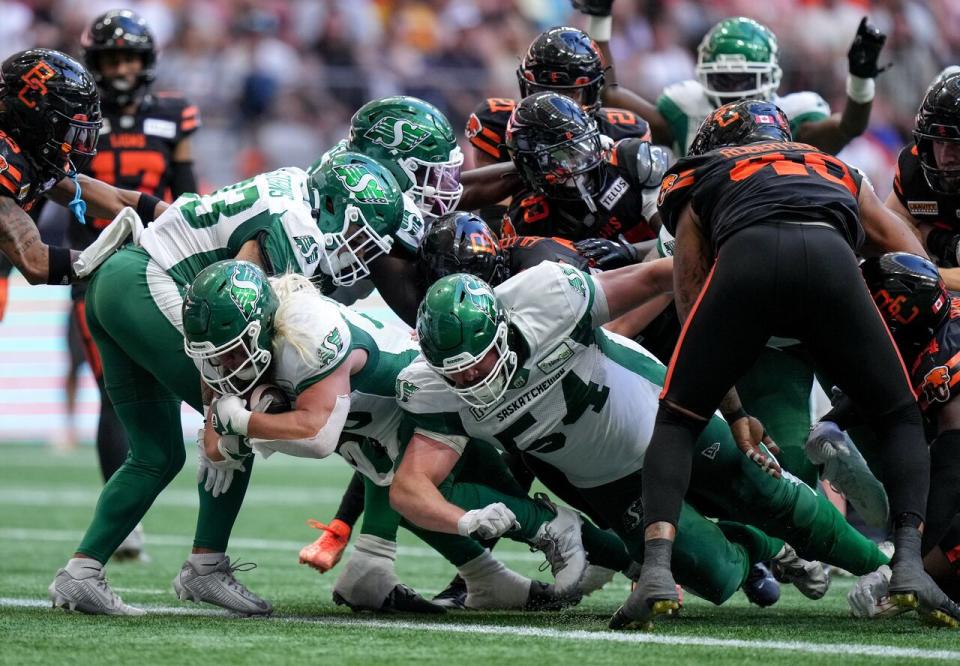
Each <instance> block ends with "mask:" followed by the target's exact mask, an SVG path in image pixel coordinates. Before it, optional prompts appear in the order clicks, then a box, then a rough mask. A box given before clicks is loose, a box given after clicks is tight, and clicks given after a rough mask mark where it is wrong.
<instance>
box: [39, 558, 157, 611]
mask: <svg viewBox="0 0 960 666" xmlns="http://www.w3.org/2000/svg"><path fill="white" fill-rule="evenodd" d="M89 572H90V575H89V576H83V577H82V578H74V577H73V576H72V575H71V574H70V572H69V571H67V570H66V569H60V570H59V571H58V572H57V576H56V578H54V579H53V582H52V583H50V587H49V588H47V591H48V592H49V594H50V601H52V602H53V607H54V608H67V609H69V610H72V611H80V612H81V613H90V614H91V615H144V614H145V611H143V610H141V609H139V608H134V607H133V606H128V605H127V604H125V603H123V600H122V599H121V598H120V597H119V596H117V593H116V592H114V591H113V590H112V589H111V588H110V584H109V583H108V582H107V579H106V576H105V574H104V572H103V569H94V568H90V569H89Z"/></svg>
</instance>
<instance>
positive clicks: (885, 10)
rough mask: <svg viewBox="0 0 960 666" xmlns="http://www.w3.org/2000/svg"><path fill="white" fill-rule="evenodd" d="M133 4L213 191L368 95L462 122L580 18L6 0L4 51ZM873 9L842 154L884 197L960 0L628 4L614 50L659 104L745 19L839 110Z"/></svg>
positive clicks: (485, 6) (617, 12) (792, 74)
mask: <svg viewBox="0 0 960 666" xmlns="http://www.w3.org/2000/svg"><path fill="white" fill-rule="evenodd" d="M124 4H125V5H126V6H129V7H130V8H132V9H134V10H136V11H137V12H139V13H140V14H141V15H143V16H144V17H145V18H146V19H147V21H148V23H149V25H150V26H151V28H152V29H153V31H154V33H155V35H156V37H157V40H158V42H159V44H160V45H161V49H162V50H161V53H160V60H159V68H158V81H157V84H156V85H157V88H158V89H172V90H179V91H181V92H182V93H184V94H185V95H186V96H187V97H188V98H189V99H191V100H192V101H194V102H195V103H197V104H198V105H199V107H200V109H201V113H202V114H203V118H204V128H203V130H202V131H200V132H198V133H197V135H196V137H195V139H194V143H195V155H196V156H197V166H198V172H199V174H200V178H201V181H202V182H203V183H204V184H205V186H206V187H216V186H220V185H223V184H226V183H229V182H233V181H235V180H237V179H239V178H241V177H244V176H247V175H250V174H252V173H256V172H258V171H262V170H264V169H268V168H273V167H276V166H280V165H284V164H295V165H300V166H306V165H307V164H309V163H310V162H312V161H313V160H314V159H315V158H316V157H317V156H319V155H320V153H321V152H322V151H323V150H325V149H326V148H327V147H329V146H330V145H331V144H333V143H334V142H335V141H337V140H338V139H339V138H341V137H343V136H344V134H345V130H346V127H347V124H348V121H349V118H350V115H351V114H352V112H353V111H354V110H355V109H356V108H357V107H359V106H360V105H361V104H362V103H363V102H364V101H366V100H368V99H370V98H373V97H380V96H385V95H389V94H400V93H402V94H410V95H416V96H418V97H422V98H425V99H427V100H429V101H431V102H433V103H434V104H436V105H437V106H438V107H440V109H441V110H443V111H444V112H445V113H447V114H448V116H449V117H450V119H451V121H452V122H453V124H454V126H455V127H463V125H464V122H465V119H466V117H467V115H469V113H470V111H471V110H472V109H473V107H474V106H475V105H476V104H477V103H478V102H479V101H480V100H481V99H482V98H483V97H486V96H500V97H513V96H515V95H516V88H517V86H516V78H515V74H514V72H515V69H516V66H517V61H518V58H519V56H520V55H521V54H522V52H523V51H524V49H525V48H526V46H527V45H528V44H529V43H530V41H531V40H532V39H533V37H535V36H536V34H537V33H538V32H540V31H541V30H542V29H544V28H546V27H549V26H551V25H561V24H573V25H576V26H578V27H583V25H584V20H583V17H582V16H580V15H579V14H576V13H575V12H574V11H573V10H572V9H571V6H570V3H569V0H283V1H281V0H141V1H135V0H128V2H126V3H123V2H119V3H118V2H116V1H111V2H103V1H101V0H0V15H2V16H3V21H2V22H0V57H6V56H7V55H9V54H10V53H13V52H15V51H18V50H21V49H24V48H29V47H31V46H46V47H51V48H57V49H61V50H64V51H67V52H69V53H76V52H77V50H78V44H79V40H80V35H81V33H82V31H83V29H84V28H85V27H86V26H87V25H88V24H89V23H90V22H91V20H92V18H93V17H94V16H96V15H98V14H100V13H102V12H103V11H106V10H108V9H114V8H117V7H118V6H123V5H124ZM866 14H869V15H870V17H871V20H872V21H873V22H874V23H875V24H877V25H878V26H879V27H880V28H881V29H882V30H883V31H884V32H886V33H887V35H888V36H889V38H888V41H887V45H886V47H885V49H884V56H883V57H882V58H881V61H883V60H884V59H885V60H886V61H889V62H892V63H894V67H892V68H891V69H890V70H889V71H888V72H885V73H884V74H883V75H882V76H881V77H880V78H879V80H878V93H877V99H876V101H875V102H874V106H873V115H872V122H871V129H870V131H869V132H868V133H867V134H866V135H865V136H864V137H861V138H860V139H858V140H857V141H855V142H854V143H853V144H851V145H850V146H849V147H848V148H847V150H846V151H845V152H844V153H843V154H842V156H843V157H845V158H847V159H848V160H850V161H852V162H854V163H856V164H858V165H860V166H862V167H864V168H865V169H866V170H867V172H868V174H869V175H871V177H872V178H873V179H874V182H875V183H877V189H878V190H880V191H881V193H882V194H885V193H886V192H888V191H889V183H890V174H891V173H892V168H893V163H894V161H895V157H896V152H897V150H898V149H899V147H900V146H901V145H902V143H903V142H904V141H906V140H907V139H908V137H909V133H910V130H911V129H912V124H913V116H914V113H915V112H916V108H917V106H918V105H919V102H920V99H921V97H922V95H923V92H924V90H925V89H926V87H927V85H928V83H929V82H930V81H931V79H932V78H933V77H934V76H935V75H936V73H937V72H939V71H940V69H942V68H943V67H944V66H946V65H948V64H955V63H958V62H960V2H957V1H956V0H872V1H870V0H765V1H764V2H762V3H760V2H756V0H706V1H695V0H618V2H616V3H615V5H614V33H613V38H612V41H611V44H612V49H613V51H614V56H615V61H616V65H617V70H618V74H619V78H620V81H621V84H622V85H625V86H627V87H630V88H632V89H634V90H636V91H637V92H639V93H640V94H642V95H644V96H645V97H647V98H648V99H650V100H651V101H652V100H655V99H656V97H657V96H658V94H659V92H660V90H661V89H662V88H663V87H664V86H665V85H667V84H669V83H672V82H675V81H680V80H683V79H687V78H691V77H692V76H694V72H693V66H694V63H695V58H696V55H695V54H696V46H697V44H698V43H699V41H700V39H701V37H702V36H703V34H704V33H705V32H706V31H707V29H708V28H709V27H710V26H711V25H712V24H713V23H714V22H716V21H717V20H719V19H720V18H723V17H725V16H733V15H744V16H750V17H752V18H755V19H757V20H759V21H760V22H762V23H765V24H766V25H768V26H769V27H770V28H772V29H773V31H774V32H775V33H776V34H777V36H778V37H779V41H780V49H781V56H780V57H781V66H782V67H783V70H784V76H783V82H782V83H781V86H780V92H781V93H785V92H792V91H797V90H814V91H816V92H818V93H820V94H821V95H823V96H824V97H825V98H826V99H827V100H828V101H829V102H830V103H831V105H832V106H833V108H834V110H839V109H841V108H842V104H843V100H844V95H845V93H844V80H845V76H846V71H847V62H846V52H847V49H848V48H849V45H850V42H851V41H852V39H853V36H854V33H855V32H856V27H857V24H858V22H859V20H860V17H861V16H863V15H866ZM467 152H468V153H469V151H467Z"/></svg>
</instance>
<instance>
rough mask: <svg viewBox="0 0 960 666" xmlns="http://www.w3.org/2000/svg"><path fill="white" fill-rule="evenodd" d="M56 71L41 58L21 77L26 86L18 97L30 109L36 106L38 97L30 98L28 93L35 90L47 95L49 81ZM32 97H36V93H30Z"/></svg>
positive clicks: (41, 94)
mask: <svg viewBox="0 0 960 666" xmlns="http://www.w3.org/2000/svg"><path fill="white" fill-rule="evenodd" d="M56 73H57V72H56V71H55V70H54V69H53V67H51V66H50V65H48V64H47V63H45V62H44V61H42V60H41V61H40V62H38V63H37V64H36V65H34V66H33V67H32V68H31V69H30V71H28V72H27V73H26V74H24V75H23V76H21V77H20V79H21V80H22V81H23V83H24V86H23V88H21V89H20V93H19V94H18V95H17V97H18V98H19V99H20V101H21V102H23V104H24V105H25V106H26V107H27V108H28V109H32V108H34V107H36V106H37V102H36V99H28V97H27V95H29V94H30V93H31V92H33V91H36V92H37V93H39V94H40V96H41V97H43V96H44V95H46V94H47V81H49V80H50V79H52V78H53V77H54V75H56ZM30 97H36V95H30Z"/></svg>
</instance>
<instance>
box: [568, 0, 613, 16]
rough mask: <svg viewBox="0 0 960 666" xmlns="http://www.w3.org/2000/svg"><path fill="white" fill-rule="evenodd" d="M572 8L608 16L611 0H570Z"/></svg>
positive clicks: (590, 13)
mask: <svg viewBox="0 0 960 666" xmlns="http://www.w3.org/2000/svg"><path fill="white" fill-rule="evenodd" d="M572 2H573V8H574V9H576V10H577V11H578V12H580V13H581V14H589V15H590V16H610V12H612V11H613V0H572Z"/></svg>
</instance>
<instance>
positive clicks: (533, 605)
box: [523, 580, 579, 611]
mask: <svg viewBox="0 0 960 666" xmlns="http://www.w3.org/2000/svg"><path fill="white" fill-rule="evenodd" d="M578 602H579V599H578V598H574V599H569V598H563V597H558V596H557V595H556V593H555V592H554V591H553V586H552V585H547V584H546V583H543V582H541V581H539V580H531V581H530V591H529V592H528V593H527V602H526V603H525V604H524V605H523V610H525V611H558V610H562V609H564V608H567V607H569V606H572V605H575V604H577V603H578Z"/></svg>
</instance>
